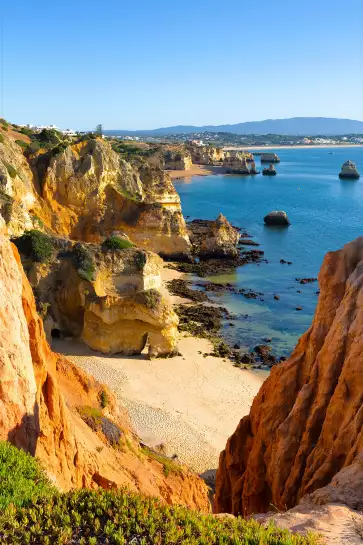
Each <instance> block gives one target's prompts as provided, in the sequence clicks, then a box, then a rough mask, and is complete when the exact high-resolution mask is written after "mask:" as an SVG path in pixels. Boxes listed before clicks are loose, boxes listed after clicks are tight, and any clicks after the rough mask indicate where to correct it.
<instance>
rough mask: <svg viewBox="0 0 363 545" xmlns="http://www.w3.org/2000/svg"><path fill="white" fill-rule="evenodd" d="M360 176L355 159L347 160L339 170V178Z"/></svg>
mask: <svg viewBox="0 0 363 545" xmlns="http://www.w3.org/2000/svg"><path fill="white" fill-rule="evenodd" d="M359 177H360V174H359V172H358V169H357V167H356V165H355V163H353V161H346V162H345V163H344V164H343V166H342V170H341V171H340V172H339V178H342V179H347V180H349V179H350V180H358V179H359Z"/></svg>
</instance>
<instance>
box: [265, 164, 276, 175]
mask: <svg viewBox="0 0 363 545" xmlns="http://www.w3.org/2000/svg"><path fill="white" fill-rule="evenodd" d="M262 174H263V175H264V176H276V174H277V172H276V169H275V167H274V166H273V164H272V163H271V165H270V166H269V167H268V168H264V169H263V171H262Z"/></svg>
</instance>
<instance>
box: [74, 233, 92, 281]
mask: <svg viewBox="0 0 363 545" xmlns="http://www.w3.org/2000/svg"><path fill="white" fill-rule="evenodd" d="M72 261H73V265H74V267H75V269H76V270H77V273H78V275H79V276H80V277H81V278H83V279H84V280H88V281H89V282H93V280H94V275H95V271H96V267H95V264H94V259H93V257H92V254H91V252H90V251H89V250H88V249H87V248H86V246H84V245H83V244H81V243H79V242H77V244H75V245H74V247H73V249H72Z"/></svg>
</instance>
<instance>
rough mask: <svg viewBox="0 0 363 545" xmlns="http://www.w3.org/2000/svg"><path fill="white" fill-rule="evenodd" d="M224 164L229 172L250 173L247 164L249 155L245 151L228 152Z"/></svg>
mask: <svg viewBox="0 0 363 545" xmlns="http://www.w3.org/2000/svg"><path fill="white" fill-rule="evenodd" d="M223 166H224V168H226V170H227V173H228V174H250V170H249V168H248V165H247V156H246V155H245V154H243V153H237V152H226V153H225V156H224V159H223Z"/></svg>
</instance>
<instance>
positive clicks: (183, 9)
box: [0, 0, 363, 129]
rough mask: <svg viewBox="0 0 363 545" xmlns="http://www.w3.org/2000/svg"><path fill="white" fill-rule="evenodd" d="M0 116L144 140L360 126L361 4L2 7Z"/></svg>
mask: <svg viewBox="0 0 363 545" xmlns="http://www.w3.org/2000/svg"><path fill="white" fill-rule="evenodd" d="M1 11H2V15H3V20H4V23H3V25H4V112H3V113H4V116H5V117H6V118H7V119H9V120H11V121H14V122H17V123H34V124H50V123H53V124H56V125H58V126H60V127H61V128H66V127H72V128H79V129H82V128H83V129H84V128H93V127H94V126H95V125H96V124H97V123H102V124H103V126H104V127H105V128H110V129H111V128H123V129H140V128H143V129H148V128H156V127H161V126H169V125H177V124H183V125H184V124H193V125H202V124H222V123H238V122H242V121H252V120H260V119H266V118H281V117H294V116H327V117H347V118H352V119H360V120H363V0H258V1H256V0H255V1H252V0H249V1H246V0H224V2H221V1H218V2H217V1H214V0H193V1H191V0H183V1H180V0H179V1H170V0H169V1H166V0H165V1H164V0H153V1H150V0H134V1H130V0H103V1H95V0H73V1H70V0H61V1H58V2H53V1H50V0H36V1H29V0H27V1H23V0H16V1H14V0H11V1H9V0H2V1H1V4H0V13H1Z"/></svg>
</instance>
